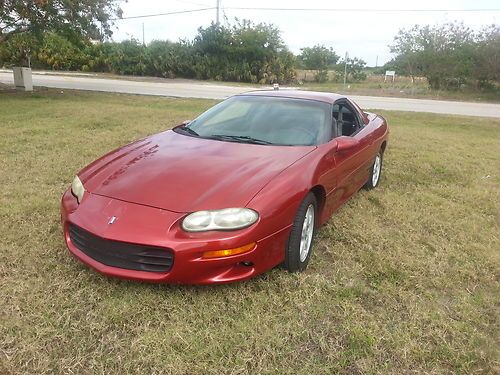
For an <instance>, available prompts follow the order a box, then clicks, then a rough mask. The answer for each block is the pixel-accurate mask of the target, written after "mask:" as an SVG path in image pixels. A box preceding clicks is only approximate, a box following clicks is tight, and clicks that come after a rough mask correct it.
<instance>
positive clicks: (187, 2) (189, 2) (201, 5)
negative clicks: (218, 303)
mask: <svg viewBox="0 0 500 375" xmlns="http://www.w3.org/2000/svg"><path fill="white" fill-rule="evenodd" d="M175 1H177V2H178V3H183V4H191V5H198V6H200V7H209V6H210V5H208V4H202V3H195V2H194V1H187V0H175Z"/></svg>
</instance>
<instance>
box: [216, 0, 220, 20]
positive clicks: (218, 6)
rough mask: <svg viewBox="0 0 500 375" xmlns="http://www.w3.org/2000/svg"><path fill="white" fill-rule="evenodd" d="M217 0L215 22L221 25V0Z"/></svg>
mask: <svg viewBox="0 0 500 375" xmlns="http://www.w3.org/2000/svg"><path fill="white" fill-rule="evenodd" d="M216 1H217V18H216V22H215V24H216V25H217V26H219V13H220V0H216Z"/></svg>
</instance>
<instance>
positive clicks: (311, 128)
mask: <svg viewBox="0 0 500 375" xmlns="http://www.w3.org/2000/svg"><path fill="white" fill-rule="evenodd" d="M331 122H332V120H331V109H330V106H329V105H328V104H327V103H323V102H318V101H313V100H302V99H291V98H281V97H269V96H250V95H249V96H244V95H241V96H235V97H232V98H230V99H228V100H225V101H223V102H222V103H220V104H218V105H216V106H215V107H213V108H211V109H209V110H208V111H206V112H205V113H203V114H202V115H200V116H199V117H198V118H197V119H196V120H194V121H192V122H191V123H189V125H187V126H185V127H184V128H180V129H179V131H183V132H184V133H185V134H189V135H193V136H199V137H202V138H210V139H219V140H225V141H233V142H242V143H257V144H273V145H292V146H305V145H316V144H320V143H324V142H327V141H328V140H329V139H330V137H331Z"/></svg>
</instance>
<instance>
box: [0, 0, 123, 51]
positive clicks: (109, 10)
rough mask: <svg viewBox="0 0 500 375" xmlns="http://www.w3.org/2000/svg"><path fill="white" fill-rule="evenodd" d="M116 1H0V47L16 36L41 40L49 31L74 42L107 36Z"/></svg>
mask: <svg viewBox="0 0 500 375" xmlns="http://www.w3.org/2000/svg"><path fill="white" fill-rule="evenodd" d="M118 4H119V0H85V1H74V0H57V1H54V0H1V1H0V43H2V42H5V41H7V40H8V39H9V38H11V37H13V36H14V35H16V34H31V35H35V36H41V35H42V34H43V33H44V32H47V31H52V32H55V33H57V34H61V35H65V36H67V37H69V38H75V39H81V38H86V39H99V38H102V37H104V36H110V35H111V25H112V18H113V17H121V13H122V11H121V9H120V7H119V6H118Z"/></svg>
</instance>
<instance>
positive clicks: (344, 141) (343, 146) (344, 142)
mask: <svg viewBox="0 0 500 375" xmlns="http://www.w3.org/2000/svg"><path fill="white" fill-rule="evenodd" d="M358 145H359V141H358V140H357V139H354V138H351V137H346V136H341V137H338V138H337V152H343V151H349V150H352V149H353V148H355V147H357V146H358Z"/></svg>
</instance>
